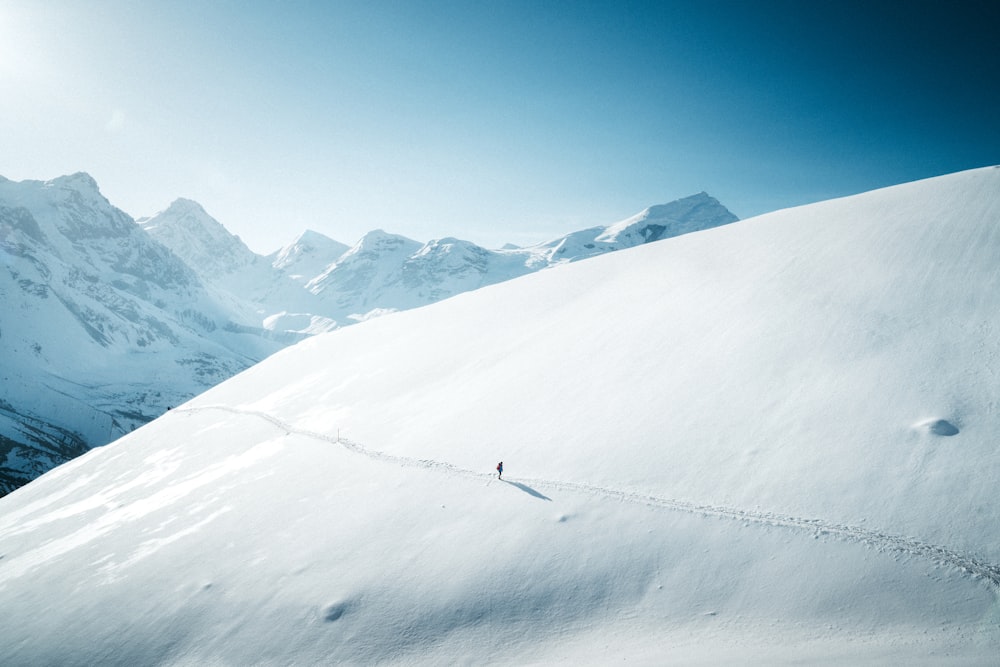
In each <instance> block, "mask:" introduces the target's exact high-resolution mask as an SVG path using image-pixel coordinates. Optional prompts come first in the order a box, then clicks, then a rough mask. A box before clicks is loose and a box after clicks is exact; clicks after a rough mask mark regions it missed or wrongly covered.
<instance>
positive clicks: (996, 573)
mask: <svg viewBox="0 0 1000 667" xmlns="http://www.w3.org/2000/svg"><path fill="white" fill-rule="evenodd" d="M209 411H221V412H229V413H232V414H237V415H247V416H251V417H256V418H258V419H263V420H264V421H267V422H270V423H271V424H272V425H274V426H275V427H277V428H279V429H281V430H283V431H285V432H286V433H288V434H295V435H300V436H304V437H307V438H313V439H316V440H323V441H326V442H329V443H333V444H336V445H340V446H341V447H344V448H345V449H347V450H348V451H351V452H354V453H355V454H360V455H361V456H365V457H367V458H369V459H374V460H378V461H386V462H391V463H396V464H398V465H402V466H406V467H415V468H424V469H431V470H441V471H446V472H448V473H451V474H455V475H460V476H462V477H472V478H477V479H491V478H492V477H493V475H492V473H484V472H476V471H475V470H468V469H466V468H459V467H458V466H454V465H452V464H450V463H445V462H442V461H434V460H429V459H416V458H411V457H406V456H396V455H393V454H386V453H384V452H378V451H373V450H370V449H366V448H365V447H362V446H361V445H359V444H358V443H356V442H351V441H350V440H346V439H344V438H340V437H338V436H331V435H327V434H324V433H317V432H315V431H307V430H304V429H300V428H297V427H295V426H293V425H292V424H289V423H287V422H285V421H282V420H281V419H278V418H277V417H275V416H273V415H270V414H268V413H266V412H260V411H257V410H245V409H240V408H234V407H230V406H227V405H207V406H200V407H184V408H176V409H175V410H174V411H173V412H175V413H176V412H189V413H197V412H209ZM519 481H521V482H524V483H526V484H530V485H533V486H539V487H542V488H545V489H555V490H560V491H575V492H579V493H586V494H590V495H598V496H604V497H606V498H616V499H618V500H620V501H623V502H629V503H636V504H641V505H647V506H650V507H663V508H666V509H670V510H675V511H679V512H687V513H689V514H701V515H703V516H715V517H720V518H725V519H735V520H739V521H743V522H745V523H756V524H761V525H767V526H783V527H786V528H793V529H796V530H802V531H808V532H810V533H813V534H814V535H816V536H832V537H839V538H841V539H846V540H850V541H853V542H860V543H863V544H868V545H870V546H872V547H874V548H876V549H879V550H881V551H897V552H901V553H906V554H910V555H913V556H919V557H922V558H928V559H930V560H933V561H935V562H938V563H944V564H948V565H951V566H954V567H957V568H959V569H961V570H963V571H965V572H967V573H969V574H971V575H972V576H974V577H977V578H982V579H985V580H986V581H988V582H989V583H990V584H992V586H993V587H994V588H997V589H1000V565H997V564H995V563H990V562H988V561H985V560H983V559H981V558H978V557H976V556H974V555H972V554H968V553H962V552H960V551H955V550H953V549H948V548H947V547H942V546H938V545H935V544H929V543H927V542H921V541H919V540H915V539H912V538H908V537H902V536H899V535H891V534H888V533H882V532H878V531H875V530H869V529H866V528H860V527H857V526H849V525H844V524H838V523H832V522H828V521H824V520H822V519H807V518H802V517H794V516H788V515H784V514H777V513H773V512H762V511H757V510H743V509H736V508H732V507H722V506H718V505H698V504H695V503H689V502H684V501H681V500H672V499H670V498H662V497H659V496H653V495H645V494H642V493H634V492H631V491H621V490H618V489H610V488H606V487H602V486H594V485H591V484H580V483H577V482H561V481H556V480H547V479H530V478H519Z"/></svg>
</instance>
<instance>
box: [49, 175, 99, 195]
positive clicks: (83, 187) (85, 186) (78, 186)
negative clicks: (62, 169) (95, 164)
mask: <svg viewBox="0 0 1000 667" xmlns="http://www.w3.org/2000/svg"><path fill="white" fill-rule="evenodd" d="M45 185H47V186H49V187H59V188H66V189H69V190H77V191H79V192H90V193H94V194H100V192H101V189H100V187H99V186H98V185H97V181H96V180H94V177H93V176H91V175H90V174H88V173H87V172H85V171H78V172H76V173H75V174H68V175H66V176H58V177H56V178H53V179H52V180H50V181H46V183H45Z"/></svg>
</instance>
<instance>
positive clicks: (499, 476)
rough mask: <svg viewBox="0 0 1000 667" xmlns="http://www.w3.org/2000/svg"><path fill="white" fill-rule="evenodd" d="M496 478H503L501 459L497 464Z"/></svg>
mask: <svg viewBox="0 0 1000 667" xmlns="http://www.w3.org/2000/svg"><path fill="white" fill-rule="evenodd" d="M497 479H503V461H501V462H500V463H498V464H497Z"/></svg>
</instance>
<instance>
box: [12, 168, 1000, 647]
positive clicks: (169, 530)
mask: <svg viewBox="0 0 1000 667" xmlns="http://www.w3.org/2000/svg"><path fill="white" fill-rule="evenodd" d="M997 257H1000V168H989V169H979V170H973V171H969V172H963V173H959V174H954V175H950V176H945V177H941V178H936V179H931V180H928V181H921V182H916V183H911V184H906V185H902V186H897V187H893V188H887V189H884V190H879V191H875V192H871V193H867V194H863V195H858V196H854V197H848V198H844V199H838V200H832V201H828V202H824V203H820V204H815V205H811V206H805V207H800V208H795V209H789V210H785V211H779V212H776V213H773V214H769V215H764V216H760V217H758V218H754V219H751V220H746V221H744V222H742V223H740V224H739V225H730V226H726V227H722V228H719V229H713V230H709V231H704V232H700V233H697V234H690V235H686V236H683V237H680V238H675V239H671V240H669V241H667V242H664V243H653V244H646V245H642V246H640V247H634V248H631V249H629V250H626V251H623V252H617V253H610V254H606V255H603V256H601V257H596V258H593V259H592V260H589V261H587V262H579V263H570V264H567V265H563V266H558V267H555V268H554V269H552V270H549V271H542V272H538V273H535V274H533V275H529V276H525V277H523V278H521V279H519V280H514V281H509V282H506V283H503V284H498V285H493V286H491V287H488V288H486V289H482V290H477V291H475V292H469V293H466V294H463V295H460V296H457V297H455V298H453V299H449V300H447V301H442V302H440V303H437V304H434V305H431V306H429V307H426V308H421V309H415V310H411V311H408V312H404V313H399V314H398V315H395V316H393V317H387V318H378V319H374V320H371V321H367V322H364V323H361V324H358V325H356V326H351V327H345V328H343V329H339V330H337V331H334V332H332V333H329V334H325V335H321V336H316V337H313V338H310V339H308V340H306V341H304V342H302V343H299V344H298V345H295V346H292V347H289V348H287V349H285V350H282V351H281V352H279V353H277V354H275V355H273V356H271V357H270V358H268V359H267V360H265V361H264V362H262V363H260V364H258V365H256V366H254V367H253V368H251V369H249V370H247V371H245V372H243V373H241V374H240V375H238V376H236V377H234V378H232V379H231V380H229V381H227V382H225V383H223V384H221V385H219V386H217V387H215V388H213V389H211V390H209V391H208V392H206V393H205V394H203V395H201V396H199V397H198V398H197V399H195V400H193V401H191V402H189V403H187V404H185V405H183V406H181V407H179V408H177V409H174V410H173V411H171V412H170V413H168V414H167V415H165V416H164V417H162V418H160V419H157V420H156V421H154V422H152V423H151V424H148V425H147V426H145V427H143V428H141V429H139V430H137V431H135V432H133V433H131V434H129V435H126V436H124V437H123V438H122V439H121V440H119V441H118V442H116V443H114V444H112V445H109V446H107V447H104V448H100V449H97V450H93V451H91V452H89V453H87V454H86V455H84V456H82V457H80V458H78V459H76V460H75V461H72V462H70V463H68V464H66V465H64V466H61V467H60V468H58V469H57V470H54V471H52V472H50V473H48V474H46V475H45V476H43V477H41V478H40V479H38V480H36V481H35V482H33V483H32V484H29V485H27V486H25V487H23V488H21V489H19V490H17V491H15V492H14V493H12V494H10V495H9V496H7V497H5V498H3V499H0V601H2V602H3V605H2V608H3V610H4V613H3V614H2V615H0V654H2V655H4V656H5V660H6V662H7V663H9V664H14V665H29V664H59V665H91V664H102V665H132V664H157V665H192V664H227V665H228V664H414V665H432V664H434V665H436V664H477V665H478V664H510V665H523V664H595V665H598V664H600V665H603V664H610V663H612V662H628V663H629V664H640V665H661V664H816V663H827V664H907V665H936V664H969V665H971V664H977V665H978V664H983V665H985V664H994V663H995V662H996V657H997V655H1000V599H998V593H1000V533H998V532H997V530H996V527H997V526H998V525H1000V506H998V505H997V503H996V502H995V491H996V487H997V483H998V482H1000V457H997V455H996V449H997V445H996V433H997V432H1000V407H998V404H997V401H996V398H995V396H996V377H997V375H998V374H1000V337H998V336H997V335H996V332H998V331H1000V289H998V288H1000V272H998V269H997ZM4 336H5V337H6V331H5V332H4ZM499 459H502V460H503V461H504V464H505V473H504V480H502V481H500V480H498V479H497V478H496V476H495V473H492V470H493V467H494V466H495V464H496V462H497V460H499Z"/></svg>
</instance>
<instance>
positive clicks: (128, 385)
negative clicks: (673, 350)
mask: <svg viewBox="0 0 1000 667" xmlns="http://www.w3.org/2000/svg"><path fill="white" fill-rule="evenodd" d="M736 219H737V218H736V216H734V215H733V214H732V213H730V212H729V211H728V210H727V209H726V208H725V207H724V206H722V205H721V204H720V203H719V202H718V201H716V200H715V199H713V198H712V197H710V196H709V195H707V194H705V193H701V194H697V195H694V196H692V197H687V198H685V199H681V200H678V201H675V202H672V203H670V204H664V205H661V206H653V207H651V208H648V209H646V210H645V211H643V212H642V213H640V214H638V215H636V216H633V217H632V218H629V219H627V220H623V221H622V222H619V223H617V224H614V225H610V226H607V227H595V228H592V229H587V230H582V231H579V232H574V233H572V234H569V235H567V236H564V237H561V238H558V239H555V240H553V241H550V242H548V243H543V244H539V245H537V246H532V247H529V248H514V247H507V248H504V249H500V250H487V249H485V248H482V247H480V246H477V245H475V244H473V243H470V242H467V241H462V240H459V239H454V238H449V239H441V240H436V241H430V242H428V243H420V242H417V241H413V240H410V239H407V238H405V237H402V236H397V235H393V234H389V233H387V232H384V231H381V230H376V231H373V232H370V233H369V234H367V235H365V237H364V238H362V239H361V240H360V241H359V242H358V243H357V244H356V245H354V246H353V247H348V246H347V245H344V244H342V243H339V242H337V241H334V240H332V239H329V238H327V237H325V236H323V235H322V234H319V233H317V232H313V231H307V232H305V233H303V234H302V235H300V236H299V237H298V238H297V239H295V241H293V242H292V243H291V244H289V245H288V246H286V247H285V248H282V249H281V250H279V251H277V252H275V253H273V254H271V255H269V256H266V257H265V256H261V255H257V254H256V253H254V252H252V251H251V250H250V249H249V248H248V247H247V246H246V245H245V244H244V243H243V242H242V241H241V240H240V239H239V237H237V236H235V235H233V234H231V233H230V232H229V231H228V230H226V228H225V227H224V226H223V225H222V224H220V223H219V222H218V221H216V220H215V219H213V218H212V217H211V216H210V215H209V214H208V213H207V212H205V210H204V209H203V208H202V207H201V206H200V205H199V204H198V203H196V202H194V201H190V200H186V199H178V200H176V201H175V202H174V203H173V204H171V205H170V206H169V207H168V208H167V209H166V210H164V211H162V212H160V213H158V214H156V215H155V216H152V217H150V218H143V219H140V220H138V221H135V220H133V219H132V218H131V217H129V216H128V215H127V214H125V213H124V212H123V211H121V210H119V209H117V208H115V207H114V206H113V205H112V204H111V203H110V202H109V201H108V200H107V199H106V198H105V197H104V196H102V195H101V193H100V190H99V188H98V185H97V183H96V182H95V181H94V179H93V178H91V177H90V176H89V175H87V174H83V173H78V174H74V175H71V176H63V177H60V178H56V179H53V180H50V181H45V182H42V181H23V182H14V181H10V180H7V179H3V178H2V177H0V260H2V263H3V268H2V270H0V298H2V300H3V306H4V307H3V311H2V315H0V360H2V365H0V369H2V370H0V373H2V375H0V377H2V378H3V384H2V387H0V493H6V492H9V491H10V490H12V489H14V488H16V487H18V486H20V485H22V484H24V483H26V482H28V481H30V480H31V479H33V478H34V477H37V476H38V475H40V474H42V473H43V472H45V471H46V470H48V469H50V468H52V467H54V466H56V465H58V464H60V463H62V462H64V461H67V460H69V459H70V458H72V457H74V456H77V455H79V454H81V453H83V452H85V451H87V450H88V449H90V448H92V447H95V446H99V445H103V444H106V443H108V442H110V441H112V440H114V439H116V438H118V437H119V436H121V435H122V434H124V433H127V432H129V431H131V430H133V429H135V428H137V427H138V426H141V425H142V424H144V423H146V422H148V421H150V420H151V419H153V418H155V417H157V416H159V415H160V414H163V412H165V411H166V410H168V409H169V408H170V407H171V406H174V405H177V404H179V403H181V402H183V401H185V400H187V399H189V398H191V397H192V396H194V395H196V394H198V393H201V392H202V391H204V390H205V389H207V388H208V387H211V386H213V385H215V384H218V383H219V382H221V381H222V380H225V379H227V378H229V377H231V376H233V375H235V374H236V373H238V372H240V371H242V370H244V369H246V368H248V367H249V366H251V365H253V364H255V363H256V362H258V361H260V360H262V359H264V358H265V357H267V356H269V355H270V354H272V353H273V352H275V351H277V350H279V349H281V348H282V347H284V346H287V345H289V344H291V343H294V342H297V341H299V340H302V339H304V338H306V337H308V336H310V335H313V334H317V333H322V332H325V331H330V330H333V329H336V328H339V327H343V326H346V325H349V324H352V323H354V322H357V321H361V320H365V319H370V318H371V317H374V316H378V315H382V314H385V313H389V312H393V311H398V310H406V309H410V308H414V307H417V306H422V305H426V304H430V303H433V302H435V301H439V300H441V299H444V298H447V297H450V296H453V295H455V294H459V293H461V292H466V291H469V290H473V289H476V288H479V287H482V286H484V285H489V284H493V283H498V282H501V281H505V280H509V279H511V278H516V277H518V276H522V275H525V274H528V273H532V272H535V271H538V270H541V269H546V268H549V267H552V266H554V265H557V264H561V263H565V262H573V261H576V260H580V259H585V258H587V257H592V256H594V255H599V254H603V253H607V252H612V251H615V250H619V249H622V248H627V247H630V246H635V245H640V244H643V243H648V242H651V241H656V240H659V239H663V238H668V237H671V236H677V235H679V234H684V233H687V232H691V231H697V230H701V229H707V228H710V227H716V226H719V225H723V224H727V223H730V222H733V221H735V220H736Z"/></svg>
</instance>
